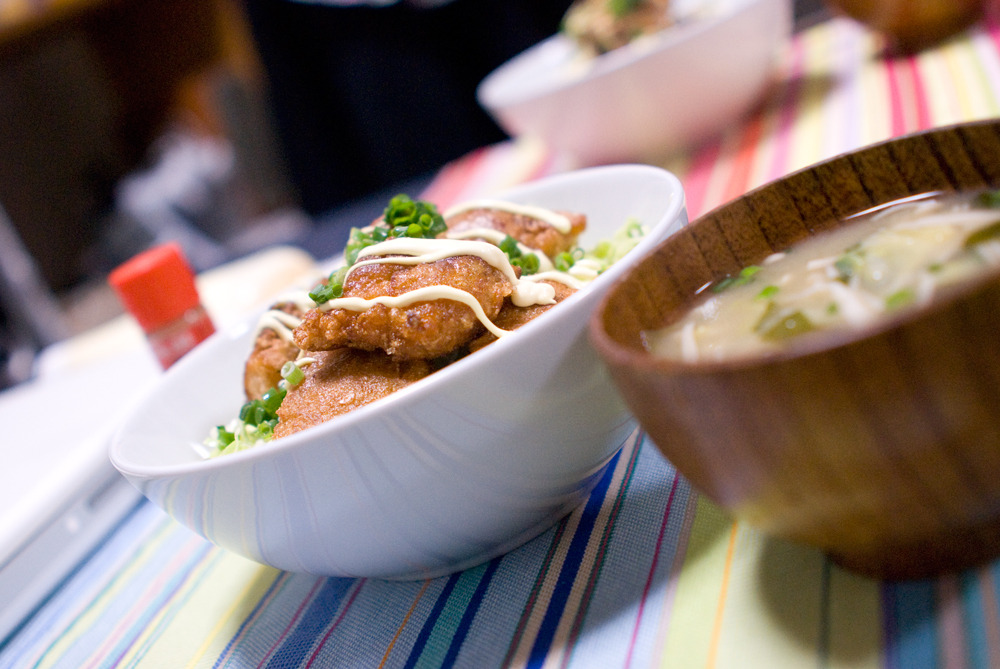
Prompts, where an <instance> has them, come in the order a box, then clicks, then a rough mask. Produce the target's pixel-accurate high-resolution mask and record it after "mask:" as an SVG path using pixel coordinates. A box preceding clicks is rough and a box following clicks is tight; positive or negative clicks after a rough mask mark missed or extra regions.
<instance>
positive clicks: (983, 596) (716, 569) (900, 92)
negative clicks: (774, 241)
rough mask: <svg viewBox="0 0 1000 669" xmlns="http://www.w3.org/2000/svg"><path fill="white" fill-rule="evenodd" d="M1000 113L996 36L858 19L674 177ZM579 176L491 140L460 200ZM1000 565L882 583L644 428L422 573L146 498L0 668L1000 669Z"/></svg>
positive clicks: (745, 180)
mask: <svg viewBox="0 0 1000 669" xmlns="http://www.w3.org/2000/svg"><path fill="white" fill-rule="evenodd" d="M998 110H1000V24H998V23H996V22H995V21H993V20H990V21H988V22H987V23H986V24H985V25H981V26H977V27H975V28H973V29H971V30H970V31H969V32H967V33H965V34H963V35H961V36H959V37H958V38H957V39H955V40H952V41H950V42H948V43H946V44H943V45H940V46H939V47H937V48H934V49H932V50H929V51H925V52H923V53H921V54H918V55H913V56H906V57H889V56H886V55H885V54H884V53H883V51H882V44H881V42H880V40H879V39H878V37H877V36H875V35H873V34H871V33H869V32H867V31H866V30H865V29H863V28H861V27H860V26H858V25H857V24H854V23H852V22H850V21H847V20H845V19H834V20H831V21H826V22H824V23H821V24H819V25H816V26H813V27H811V28H809V29H807V30H805V31H803V32H801V33H799V34H797V35H796V36H795V37H794V39H793V40H792V42H791V43H790V44H789V46H788V48H787V50H786V52H785V54H784V57H783V59H782V62H781V64H780V69H779V72H778V81H777V83H776V85H775V86H774V88H773V89H772V90H771V91H770V92H769V94H768V95H767V97H766V99H765V101H764V103H763V104H762V106H761V107H760V108H759V109H757V110H756V111H755V112H754V113H753V114H751V115H750V116H749V117H748V118H746V119H745V120H744V121H743V122H740V123H736V124H734V125H733V126H732V127H731V129H729V130H728V131H727V132H726V133H725V135H723V136H722V137H720V138H718V139H717V140H715V141H713V142H711V143H709V144H708V145H706V146H703V147H701V148H700V149H698V150H697V151H693V152H692V153H691V154H690V155H687V156H682V157H678V158H676V159H674V160H672V161H671V162H670V163H669V164H666V165H664V166H665V167H667V168H668V169H671V170H672V171H674V172H675V173H676V174H677V175H678V176H679V177H680V178H681V180H682V181H683V183H684V186H685V189H686V193H687V197H688V209H689V212H690V214H691V217H692V218H694V217H697V216H698V215H699V214H700V213H703V212H705V211H707V210H709V209H711V208H713V207H714V206H716V205H719V204H722V203H724V202H726V201H728V200H730V199H732V198H734V197H736V196H738V195H740V194H742V193H744V192H745V191H747V190H748V189H750V188H753V187H755V186H757V185H760V184H763V183H766V182H768V181H770V180H772V179H774V178H777V177H779V176H781V175H783V174H786V173H788V172H790V171H792V170H795V169H797V168H800V167H805V166H807V165H809V164H811V163H814V162H816V161H818V160H821V159H824V158H827V157H830V156H832V155H835V154H837V153H841V152H843V151H846V150H850V149H853V148H856V147H859V146H862V145H865V144H869V143H872V142H875V141H879V140H882V139H886V138H889V137H892V136H896V135H900V134H903V133H907V132H910V131H916V130H920V129H925V128H929V127H933V126H940V125H946V124H950V123H953V122H959V121H965V120H973V119H980V118H987V117H993V116H996V115H997V113H998ZM573 167H575V166H574V165H573V162H572V160H571V159H569V158H567V157H565V156H559V155H555V154H553V153H551V152H549V151H547V150H546V149H544V148H543V147H540V146H538V145H536V144H533V143H530V142H506V143H503V144H499V145H495V146H490V147H485V148H483V149H481V150H478V151H476V152H474V153H472V154H469V155H468V156H465V157H463V158H462V159H460V160H458V161H456V162H454V163H452V164H450V165H448V166H446V167H445V168H444V169H443V170H442V171H441V172H440V173H439V174H438V175H437V177H436V178H435V179H434V180H433V181H432V182H431V183H430V185H429V186H428V187H427V189H426V191H425V192H424V193H423V194H422V196H423V197H426V198H427V199H431V200H434V201H436V202H438V203H439V204H440V205H441V206H447V205H448V204H450V203H453V202H456V201H458V200H462V199H465V198H468V197H473V196H478V195H484V194H490V193H494V192H496V191H499V190H502V189H503V188H505V187H507V186H510V185H514V184H516V183H520V182H523V181H527V180H530V179H534V178H537V177H540V176H543V175H546V174H550V173H555V172H559V171H563V170H568V169H572V168H573ZM998 569H1000V565H998V564H994V565H990V566H986V567H983V568H981V569H977V570H971V571H968V572H963V573H958V574H952V575H947V576H944V577H941V578H938V579H933V580H925V581H912V582H904V583H884V582H877V581H873V580H868V579H865V578H861V577H859V576H856V575H853V574H850V573H847V572H845V571H843V570H841V569H839V568H838V567H836V566H834V565H832V564H831V563H830V561H829V560H828V559H826V558H825V557H824V556H823V555H822V554H820V553H819V552H817V551H814V550H812V549H809V548H805V547H801V546H797V545H792V544H789V543H785V542H781V541H776V540H773V539H769V538H767V537H765V536H763V535H762V534H760V533H759V532H757V531H755V530H753V529H751V528H748V527H746V526H744V525H742V524H739V523H734V522H733V521H732V519H730V518H729V517H727V516H726V515H725V514H724V513H722V512H721V511H720V510H719V509H718V508H716V507H715V506H713V505H712V504H711V503H710V502H708V501H707V500H706V499H705V498H703V497H701V496H699V495H698V494H697V492H696V491H695V490H693V489H692V488H691V486H690V485H689V483H688V482H687V481H686V480H685V479H684V478H683V477H680V476H678V475H677V473H676V472H675V470H674V469H673V467H672V466H671V465H670V464H669V463H668V462H667V461H665V460H664V459H663V458H662V457H661V456H660V455H659V454H658V453H657V451H656V450H655V448H654V447H653V446H652V445H651V444H649V443H647V441H646V439H645V437H644V435H643V434H642V433H641V432H638V431H637V432H636V433H635V434H634V435H633V437H632V438H631V439H630V440H629V442H628V443H627V444H626V445H625V447H624V448H623V449H622V451H621V453H620V454H619V455H618V456H617V457H616V459H615V460H614V461H613V462H612V464H611V465H610V466H609V467H608V469H607V470H606V474H605V476H604V478H603V479H602V480H601V482H600V484H599V485H598V487H597V489H596V490H595V491H594V492H593V494H592V495H591V497H590V499H589V501H588V502H587V503H586V505H585V506H584V507H582V508H580V509H578V510H576V511H575V512H573V513H572V514H571V515H569V516H568V517H567V518H565V519H564V520H563V521H561V522H560V523H559V524H558V525H557V526H555V527H553V528H552V529H550V530H549V531H547V532H546V533H544V534H543V535H541V536H539V537H538V538H536V539H534V540H532V541H531V542H529V543H528V544H526V545H524V546H522V547H521V548H518V549H516V550H514V551H512V552H511V553H509V554H507V555H505V556H503V557H500V558H497V559H495V560H493V561H491V562H489V563H487V564H484V565H481V566H479V567H476V568H473V569H469V570H467V571H465V572H461V573H458V574H454V575H451V576H446V577H442V578H437V579H432V580H426V581H416V582H386V581H379V580H371V579H341V578H318V577H315V576H309V575H302V574H293V573H286V572H281V571H278V570H275V569H273V568H270V567H265V566H261V565H258V564H255V563H253V562H250V561H248V560H246V559H244V558H241V557H239V556H236V555H234V554H231V553H229V552H227V551H225V550H222V549H220V548H217V547H215V546H213V545H212V544H210V543H208V542H206V541H205V540H204V539H202V538H200V537H199V536H196V535H195V534H193V533H192V532H190V531H189V530H187V529H186V528H184V527H182V526H180V525H179V524H177V523H176V522H174V521H173V520H171V519H170V518H168V517H167V516H165V515H164V514H163V512H161V511H160V510H159V509H157V508H155V507H153V506H152V505H151V504H149V503H146V502H142V503H140V504H139V505H138V506H136V507H135V509H134V510H133V511H132V512H131V513H130V514H129V515H128V516H127V517H126V518H125V519H124V520H123V521H122V522H121V524H120V525H119V526H118V527H117V528H116V529H115V530H114V531H113V532H112V533H111V534H110V535H109V536H108V537H107V540H106V541H105V542H104V543H103V544H102V545H101V547H100V548H99V549H98V550H97V551H96V552H95V553H94V554H93V555H91V556H90V557H89V558H88V559H86V560H85V561H84V562H82V563H81V564H80V565H79V567H78V568H77V570H76V571H75V572H74V574H73V575H72V576H71V577H70V578H69V579H68V580H67V581H66V582H65V583H64V584H63V585H62V586H61V587H60V588H59V590H58V591H56V593H55V594H54V595H53V596H52V597H51V598H50V599H49V600H48V601H47V602H46V603H45V604H44V605H43V606H42V608H41V609H40V610H39V611H38V612H37V613H36V614H35V615H34V616H33V617H32V618H31V619H29V620H28V621H27V622H26V624H25V625H24V626H23V627H22V628H21V629H20V631H19V632H18V633H17V634H16V635H15V636H13V637H12V638H11V639H10V640H9V641H8V642H7V643H6V644H5V645H4V646H3V647H2V648H0V667H8V666H11V667H27V666H32V667H36V666H37V667H49V666H64V667H104V666H118V665H124V666H149V667H246V666H262V665H266V666H275V667H292V666H316V667H326V666H358V667H439V666H460V667H469V666H471V667H489V666H532V667H542V666H545V667H557V666H558V667H602V668H604V667H650V666H664V667H666V666H669V667H674V666H679V667H696V666H714V667H755V666H760V667H780V666H793V667H798V666H824V667H850V668H855V667H901V668H911V667H937V666H940V667H988V666H994V667H995V666H1000V608H998V598H1000V591H998V587H1000V571H998Z"/></svg>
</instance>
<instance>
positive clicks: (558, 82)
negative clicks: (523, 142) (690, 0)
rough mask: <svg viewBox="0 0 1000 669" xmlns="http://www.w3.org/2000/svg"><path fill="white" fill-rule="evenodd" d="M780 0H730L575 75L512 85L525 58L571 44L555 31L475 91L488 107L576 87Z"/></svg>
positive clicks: (548, 75)
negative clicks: (718, 9) (716, 10)
mask: <svg viewBox="0 0 1000 669" xmlns="http://www.w3.org/2000/svg"><path fill="white" fill-rule="evenodd" d="M784 1H785V0H731V2H732V5H731V6H730V7H727V8H725V9H724V10H723V11H722V12H720V13H719V14H715V15H711V16H707V17H705V18H696V19H692V20H689V21H685V22H682V23H678V24H676V25H673V26H670V27H668V28H665V29H663V30H661V31H660V32H658V33H656V34H654V35H650V36H648V37H646V38H643V39H641V40H637V41H635V42H632V43H630V44H627V45H625V46H622V47H619V48H617V49H613V50H611V51H608V52H607V53H603V54H600V55H598V56H596V57H595V58H594V60H593V62H592V63H590V65H589V67H588V68H587V69H586V70H585V71H584V72H583V73H582V74H580V75H579V76H567V77H559V76H556V73H555V72H553V71H547V72H545V73H544V75H545V76H544V77H540V83H537V84H529V83H526V82H525V81H523V80H519V81H518V82H517V85H516V86H514V85H512V84H513V83H514V82H512V81H509V80H510V78H511V77H512V76H513V73H514V72H515V71H516V70H519V69H521V68H522V67H525V65H524V64H525V63H526V62H528V61H530V60H533V59H537V58H538V56H539V54H542V53H544V51H545V50H546V49H552V48H554V46H557V45H558V46H562V45H565V47H566V48H569V47H570V46H571V43H570V39H569V38H568V37H566V36H565V35H563V34H561V33H556V34H555V35H552V36H550V37H547V38H546V39H544V40H542V41H541V42H539V43H538V44H535V45H534V46H531V47H528V48H527V49H526V50H525V51H522V52H521V53H520V54H518V55H516V56H514V57H513V58H511V59H510V60H508V61H507V62H506V63H503V64H502V65H500V66H499V67H497V69H495V70H493V71H492V72H491V73H490V74H488V75H486V78H485V79H483V80H482V81H481V82H480V84H479V86H478V87H477V91H476V94H477V96H478V98H479V100H480V102H481V103H482V104H483V106H485V107H487V108H489V109H495V110H498V109H502V108H506V107H511V106H514V105H519V104H524V103H527V102H530V101H532V100H537V99H539V98H543V97H546V96H549V95H552V94H555V93H558V92H561V91H566V90H570V89H573V88H576V87H578V86H581V85H583V84H585V83H589V82H592V81H598V80H600V79H604V78H606V77H609V76H611V75H612V74H614V73H615V72H617V71H619V70H622V69H624V68H626V67H628V66H630V65H632V64H634V63H637V62H641V61H644V60H648V59H650V58H653V57H655V56H658V55H660V54H662V53H663V52H664V51H667V50H669V49H671V48H673V47H676V46H679V45H681V44H684V43H687V42H691V41H693V40H695V39H696V38H697V37H699V36H701V35H702V34H704V33H706V32H708V31H711V30H714V29H716V28H717V27H719V26H722V25H725V24H728V23H730V22H733V21H737V20H739V19H740V18H742V16H743V15H744V14H746V13H747V12H750V11H752V10H754V9H755V8H756V7H757V6H759V5H762V4H765V3H768V2H777V3H781V2H784ZM498 88H502V90H503V91H504V92H505V95H503V96H500V95H499V94H498V93H497V89H498Z"/></svg>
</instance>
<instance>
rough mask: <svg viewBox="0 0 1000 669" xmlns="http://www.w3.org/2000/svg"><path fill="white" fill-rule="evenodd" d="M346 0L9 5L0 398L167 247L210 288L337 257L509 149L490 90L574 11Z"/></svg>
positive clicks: (1, 180) (471, 0)
mask: <svg viewBox="0 0 1000 669" xmlns="http://www.w3.org/2000/svg"><path fill="white" fill-rule="evenodd" d="M331 2H332V3H333V4H330V3H323V2H314V3H313V2H298V1H293V0H0V388H3V387H7V386H10V385H14V384H16V383H18V382H20V381H22V380H25V379H27V378H28V377H30V375H31V368H32V361H33V359H34V356H35V354H36V352H37V351H38V350H39V349H40V348H42V347H44V346H46V345H48V344H51V343H54V342H57V341H59V340H61V339H64V338H66V337H68V336H71V335H73V334H75V333H78V332H82V331H84V330H86V329H88V328H90V327H93V326H95V325H97V324H100V323H102V322H104V321H106V320H109V319H110V318H112V317H114V316H116V315H118V314H120V313H121V311H122V309H121V306H120V305H119V303H118V301H117V299H116V297H115V296H114V295H113V294H112V293H111V292H110V290H109V289H108V288H107V285H106V277H107V274H108V272H109V271H110V270H111V269H113V268H114V267H115V266H117V265H118V264H120V263H121V262H123V261H124V260H126V259H128V258H129V257H131V256H132V255H134V254H136V253H138V252H139V251H141V250H144V249H145V248H148V247H149V246H151V245H154V244H156V243H159V242H162V241H166V240H168V239H173V240H178V241H180V242H181V244H182V246H183V247H184V249H185V252H186V253H187V255H188V258H189V260H190V261H191V263H192V265H194V267H195V269H196V270H199V271H202V270H205V269H209V268H211V267H214V266H216V265H219V264H221V263H224V262H227V261H229V260H232V259H235V258H238V257H240V256H242V255H246V254H248V253H251V252H253V251H255V250H259V249H261V248H264V247H267V246H270V245H274V244H291V245H295V246H301V247H302V248H305V249H306V250H307V251H309V252H310V253H312V254H313V255H314V256H315V257H317V258H325V257H327V256H329V255H331V254H333V253H336V252H338V251H339V250H340V249H341V248H342V245H343V241H344V239H345V238H346V235H347V231H348V229H349V227H350V226H351V225H363V224H365V223H367V222H368V221H370V220H371V218H373V216H374V215H375V214H377V213H378V212H379V211H380V209H381V207H382V206H383V205H384V202H385V201H386V199H387V197H388V196H390V195H392V194H394V193H395V192H400V191H405V192H409V193H411V194H417V193H418V192H419V191H420V189H421V188H422V187H423V185H425V184H426V183H427V181H429V179H430V176H431V175H432V174H433V173H434V172H435V171H436V170H438V169H439V168H440V167H442V166H443V165H444V164H446V163H447V162H448V161H450V160H453V159H455V158H458V157H460V156H462V155H464V154H465V153H467V152H469V151H471V150H473V149H475V148H477V147H479V146H483V145H486V144H491V143H494V142H498V141H502V140H504V139H505V135H504V134H503V132H502V131H501V130H500V128H499V127H498V126H497V125H496V124H495V123H494V122H493V121H492V120H491V119H490V118H489V116H488V115H487V114H485V112H483V111H482V110H481V109H480V108H479V106H478V104H477V102H476V99H475V88H476V86H477V85H478V83H479V82H480V81H481V80H482V79H483V77H485V76H486V75H487V74H488V73H489V72H490V71H492V70H493V69H495V68H496V67H497V66H499V65H500V64H502V63H503V62H504V61H506V60H508V59H509V58H511V57H512V56H514V55H516V54H517V53H519V52H521V51H523V50H524V49H526V48H528V47H529V46H531V45H533V44H535V43H537V42H538V41H540V40H542V39H544V38H545V37H548V36H549V35H551V34H553V33H554V32H556V30H557V29H558V27H559V22H560V20H561V18H562V16H563V14H564V13H565V11H566V9H567V8H568V6H569V4H570V0H452V1H451V2H442V1H441V0H437V1H436V2H435V1H434V0H422V1H420V2H418V1H417V0H411V1H410V2H397V3H392V2H391V1H390V0H385V1H383V2H381V3H379V2H374V1H373V2H372V3H371V5H372V6H368V5H365V6H337V5H338V4H342V3H343V2H344V0H340V3H337V2H335V0H331ZM375 5H382V6H375ZM824 12H825V10H824V7H823V4H822V2H821V0H798V2H797V11H796V19H797V22H798V24H799V26H800V27H801V26H804V25H808V24H809V23H811V22H813V21H815V20H818V18H820V17H822V16H823V14H824Z"/></svg>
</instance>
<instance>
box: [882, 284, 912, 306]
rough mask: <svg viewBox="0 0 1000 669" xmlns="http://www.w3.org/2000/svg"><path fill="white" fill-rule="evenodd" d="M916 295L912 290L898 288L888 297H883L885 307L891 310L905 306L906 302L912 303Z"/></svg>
mask: <svg viewBox="0 0 1000 669" xmlns="http://www.w3.org/2000/svg"><path fill="white" fill-rule="evenodd" d="M916 299H917V297H916V295H914V294H913V291H912V290H910V289H908V288H904V289H903V290H898V291H896V292H895V293H893V294H892V295H890V296H889V297H887V298H885V308H886V309H888V310H890V311H892V310H893V309H899V308H900V307H905V306H906V305H908V304H911V303H913V301H914V300H916Z"/></svg>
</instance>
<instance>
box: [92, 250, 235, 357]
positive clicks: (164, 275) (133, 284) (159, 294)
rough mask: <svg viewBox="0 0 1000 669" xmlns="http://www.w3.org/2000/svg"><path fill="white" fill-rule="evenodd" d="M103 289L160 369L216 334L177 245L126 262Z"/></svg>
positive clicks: (191, 272) (187, 265) (116, 270)
mask: <svg viewBox="0 0 1000 669" xmlns="http://www.w3.org/2000/svg"><path fill="white" fill-rule="evenodd" d="M108 283H110V284H111V287H112V288H114V290H115V292H116V293H117V294H118V297H119V299H120V300H121V302H122V304H123V305H124V306H125V308H126V309H127V310H128V311H129V313H131V314H132V316H133V317H134V318H135V319H136V321H138V323H139V326H140V327H141V328H142V329H143V331H144V332H145V333H146V338H147V339H148V340H149V344H150V346H152V348H153V353H155V354H156V357H157V359H158V360H159V361H160V364H161V365H162V366H163V368H164V369H166V368H167V367H170V366H171V365H172V364H174V363H175V362H177V360H178V359H179V358H180V357H181V356H182V355H184V354H185V353H187V352H188V351H190V350H191V349H192V348H194V347H195V346H196V345H197V344H198V343H199V342H201V341H203V340H204V339H206V338H207V337H208V336H209V335H211V334H212V333H213V332H215V325H214V324H213V323H212V319H211V318H210V317H209V315H208V313H207V312H206V311H205V308H204V307H203V306H202V304H201V298H200V297H199V296H198V288H197V287H196V286H195V283H194V272H193V271H192V270H191V266H190V265H189V264H188V262H187V260H186V259H185V257H184V254H183V251H181V248H180V245H178V244H176V243H173V242H171V243H167V244H163V245H161V246H156V247H154V248H151V249H149V250H148V251H144V252H142V253H140V254H139V255H137V256H135V257H134V258H132V259H130V260H128V261H126V262H125V263H123V264H122V265H120V266H119V267H117V268H115V270H114V271H113V272H111V274H110V275H109V276H108Z"/></svg>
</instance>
